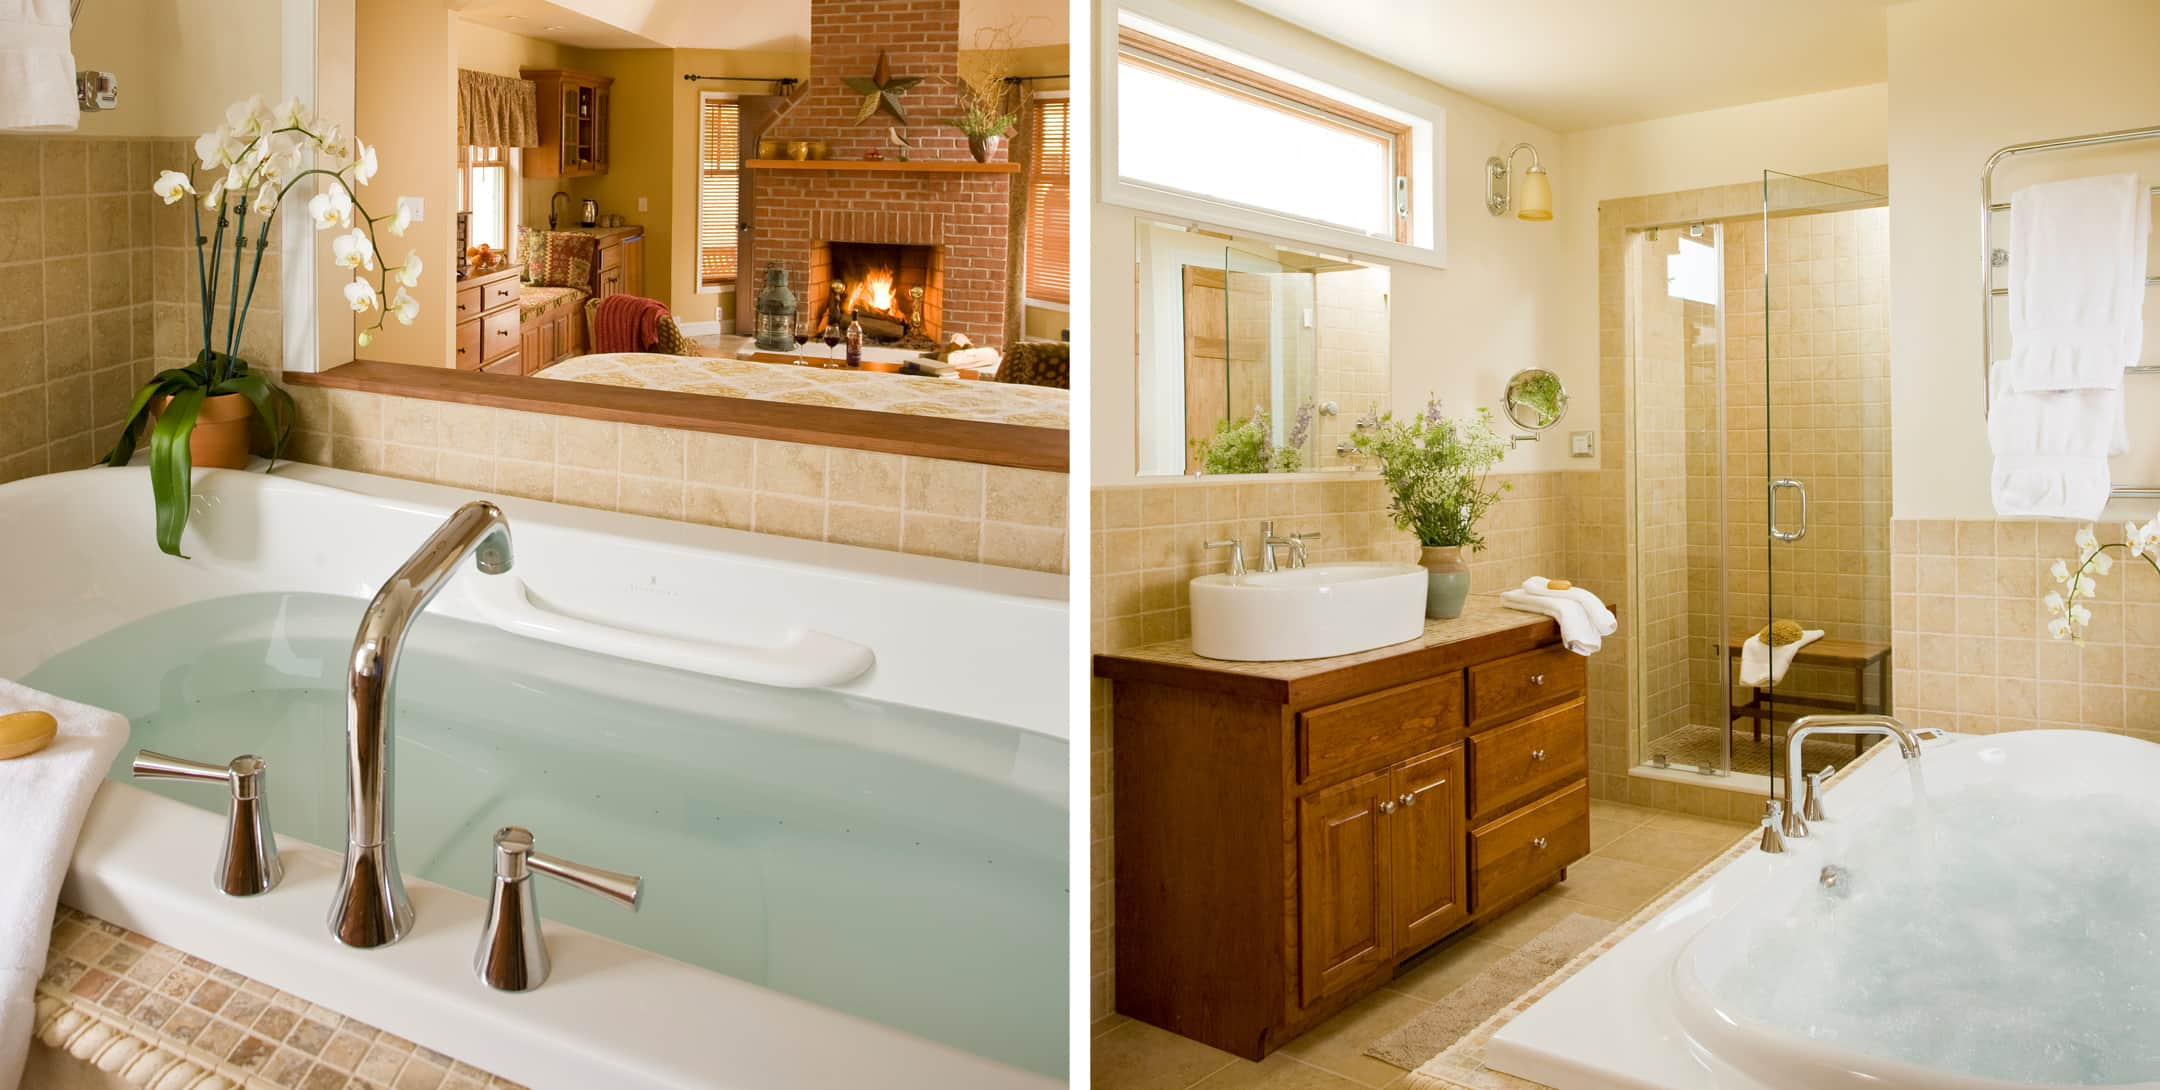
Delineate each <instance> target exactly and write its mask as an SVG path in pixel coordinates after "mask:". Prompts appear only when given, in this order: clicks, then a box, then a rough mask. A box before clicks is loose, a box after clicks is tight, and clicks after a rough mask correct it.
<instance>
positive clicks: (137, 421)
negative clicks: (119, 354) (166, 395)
mask: <svg viewBox="0 0 2160 1090" xmlns="http://www.w3.org/2000/svg"><path fill="white" fill-rule="evenodd" d="M164 390H165V387H164V384H163V383H161V382H159V381H158V380H157V379H151V380H150V381H149V382H146V383H144V384H143V388H142V389H140V390H137V391H135V400H133V401H131V402H129V403H128V411H127V416H126V418H125V419H126V421H127V422H126V423H125V424H122V425H121V426H120V438H119V440H118V441H117V442H115V443H113V448H112V452H111V453H109V454H107V455H105V464H106V465H109V466H124V465H126V464H128V459H130V458H133V457H135V444H136V443H137V442H139V441H140V440H141V439H142V426H143V422H144V421H146V420H148V419H149V418H150V402H151V401H152V400H153V399H155V398H156V397H157V396H158V395H159V394H160V393H163V392H164Z"/></svg>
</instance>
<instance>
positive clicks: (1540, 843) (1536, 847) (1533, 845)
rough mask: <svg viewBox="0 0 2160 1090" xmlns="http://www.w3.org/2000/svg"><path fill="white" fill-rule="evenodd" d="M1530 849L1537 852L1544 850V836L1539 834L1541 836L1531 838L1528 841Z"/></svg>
mask: <svg viewBox="0 0 2160 1090" xmlns="http://www.w3.org/2000/svg"><path fill="white" fill-rule="evenodd" d="M1530 850H1531V851H1538V852H1541V851H1544V850H1545V838H1544V837H1542V836H1541V837H1537V838H1536V839H1533V840H1532V841H1530Z"/></svg>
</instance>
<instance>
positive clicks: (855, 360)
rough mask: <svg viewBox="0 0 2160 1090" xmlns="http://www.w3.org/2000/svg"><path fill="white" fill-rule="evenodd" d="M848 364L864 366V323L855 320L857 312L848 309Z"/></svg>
mask: <svg viewBox="0 0 2160 1090" xmlns="http://www.w3.org/2000/svg"><path fill="white" fill-rule="evenodd" d="M847 365H848V366H849V367H861V366H862V323H861V322H858V321H856V320H855V312H854V311H852V310H851V311H848V323H847Z"/></svg>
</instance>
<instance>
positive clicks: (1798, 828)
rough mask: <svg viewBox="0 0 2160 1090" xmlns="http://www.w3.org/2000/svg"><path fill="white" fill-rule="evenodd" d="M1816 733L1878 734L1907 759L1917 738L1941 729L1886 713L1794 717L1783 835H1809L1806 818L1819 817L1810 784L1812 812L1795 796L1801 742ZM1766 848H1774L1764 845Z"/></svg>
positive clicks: (1916, 755)
mask: <svg viewBox="0 0 2160 1090" xmlns="http://www.w3.org/2000/svg"><path fill="white" fill-rule="evenodd" d="M1818 734H1860V735H1871V734H1873V735H1881V736H1882V737H1884V738H1893V739H1896V740H1897V747H1898V756H1900V757H1903V758H1904V759H1906V760H1908V761H1917V760H1919V759H1920V739H1922V738H1924V737H1930V736H1939V735H1940V734H1941V732H1940V731H1936V730H1931V729H1926V728H1923V729H1921V730H1917V731H1915V730H1910V729H1907V728H1906V726H1905V724H1904V723H1901V722H1899V721H1898V720H1897V719H1896V718H1894V717H1892V716H1888V715H1877V714H1872V713H1870V714H1863V715H1807V716H1802V717H1800V718H1799V719H1797V720H1795V721H1794V722H1793V725H1792V732H1791V733H1790V734H1788V735H1786V738H1785V808H1784V829H1783V830H1782V832H1783V833H1784V836H1785V838H1786V839H1788V840H1790V839H1795V838H1798V837H1804V836H1806V835H1808V827H1807V823H1808V818H1810V817H1812V818H1814V819H1815V820H1817V821H1820V820H1822V800H1821V799H1820V798H1818V797H1817V796H1816V792H1815V790H1814V789H1813V786H1812V785H1810V788H1809V790H1808V803H1807V808H1808V809H1811V810H1813V813H1811V814H1806V815H1803V813H1802V807H1801V805H1800V804H1799V803H1797V802H1795V801H1794V800H1796V799H1798V798H1800V790H1801V788H1800V782H1801V778H1802V777H1803V776H1804V775H1805V772H1804V771H1803V770H1802V768H1801V764H1800V762H1801V759H1802V758H1801V754H1800V746H1801V743H1803V742H1805V741H1807V740H1808V739H1809V738H1812V737H1814V736H1815V735H1818ZM1764 850H1765V851H1769V850H1773V849H1770V848H1768V847H1765V849H1764Z"/></svg>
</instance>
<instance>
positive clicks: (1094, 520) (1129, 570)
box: [1088, 473, 1597, 1021]
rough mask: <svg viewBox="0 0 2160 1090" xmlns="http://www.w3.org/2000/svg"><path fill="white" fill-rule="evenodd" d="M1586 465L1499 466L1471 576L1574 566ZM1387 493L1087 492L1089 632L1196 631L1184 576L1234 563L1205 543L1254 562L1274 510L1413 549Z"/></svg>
mask: <svg viewBox="0 0 2160 1090" xmlns="http://www.w3.org/2000/svg"><path fill="white" fill-rule="evenodd" d="M1587 476H1589V475H1587V474H1576V473H1523V474H1511V475H1504V476H1502V477H1499V478H1496V479H1498V480H1502V481H1505V482H1507V483H1508V484H1509V485H1510V489H1509V491H1508V493H1507V495H1506V497H1505V498H1503V499H1502V500H1501V501H1500V502H1499V503H1498V504H1496V505H1495V506H1494V507H1493V509H1492V511H1491V512H1490V513H1489V514H1488V515H1487V516H1486V522H1485V538H1486V546H1487V547H1486V549H1485V550H1484V551H1483V552H1480V553H1478V554H1476V555H1475V556H1474V557H1473V558H1472V561H1471V566H1470V581H1471V588H1472V589H1473V590H1475V591H1477V592H1480V593H1492V592H1497V591H1500V590H1503V589H1506V588H1507V587H1509V586H1512V585H1515V584H1518V583H1520V582H1521V581H1522V580H1523V579H1525V578H1527V577H1529V576H1531V575H1549V574H1554V573H1561V572H1566V571H1568V570H1569V569H1568V567H1567V564H1566V551H1567V550H1566V544H1567V540H1568V536H1569V535H1568V528H1569V526H1570V525H1571V523H1572V521H1573V519H1572V512H1573V510H1574V507H1573V503H1572V501H1571V498H1570V493H1571V492H1572V490H1573V482H1575V481H1577V480H1578V479H1581V478H1585V477H1587ZM1247 480H1250V479H1249V478H1248V479H1247ZM1387 503H1388V494H1387V488H1386V486H1385V485H1383V484H1381V483H1380V481H1379V480H1377V479H1374V478H1370V477H1367V478H1360V479H1353V480H1343V481H1328V480H1297V481H1287V482H1267V481H1252V483H1236V484H1215V483H1208V482H1202V481H1192V480H1187V481H1180V482H1178V483H1174V484H1159V485H1134V486H1125V487H1117V488H1098V489H1096V490H1095V491H1094V493H1093V495H1092V496H1091V497H1090V507H1091V510H1092V517H1091V522H1090V525H1091V530H1090V536H1091V539H1092V544H1091V548H1092V549H1093V550H1094V552H1093V563H1092V576H1091V580H1092V584H1093V585H1092V587H1091V591H1090V595H1089V598H1090V601H1091V603H1092V605H1091V607H1090V608H1091V609H1092V610H1093V612H1092V614H1091V635H1092V639H1091V641H1090V642H1091V643H1092V645H1093V646H1094V648H1095V649H1096V650H1097V651H1114V650H1118V649H1121V648H1125V647H1132V646H1136V645H1139V644H1143V643H1152V642H1155V641H1158V640H1169V639H1178V638H1182V637H1185V636H1189V635H1191V634H1192V609H1191V603H1190V601H1189V600H1188V598H1187V593H1186V592H1187V584H1188V583H1189V582H1190V581H1191V580H1192V579H1193V578H1194V577H1196V576H1199V575H1204V574H1207V573H1210V572H1220V571H1224V570H1227V569H1228V567H1229V559H1228V557H1227V556H1225V555H1224V553H1223V552H1222V551H1217V552H1215V553H1212V554H1210V553H1207V552H1206V551H1205V550H1203V549H1202V548H1201V543H1202V542H1205V541H1210V540H1223V539H1230V538H1235V539H1236V540H1239V541H1243V542H1246V548H1247V549H1248V550H1253V551H1251V552H1248V553H1247V559H1248V561H1249V562H1252V558H1254V557H1256V556H1257V555H1258V553H1257V547H1256V545H1255V543H1256V542H1258V541H1259V538H1260V523H1261V522H1262V521H1266V520H1273V521H1274V523H1275V526H1276V532H1277V533H1278V534H1286V533H1288V532H1290V531H1293V530H1298V531H1304V530H1317V531H1319V532H1320V533H1321V534H1322V535H1323V536H1322V538H1321V539H1320V543H1319V545H1317V546H1316V547H1315V548H1314V549H1313V550H1312V553H1311V556H1312V559H1313V560H1315V561H1321V560H1415V559H1416V558H1417V555H1418V546H1417V540H1416V539H1415V538H1413V537H1411V536H1410V535H1409V534H1407V533H1405V532H1403V531H1401V530H1398V529H1396V528H1395V526H1394V524H1393V523H1392V522H1391V521H1390V520H1389V518H1388V514H1387ZM1591 661H1592V662H1593V663H1595V662H1596V661H1597V660H1595V659H1592V660H1591ZM1110 688H1111V687H1110V685H1109V683H1108V682H1105V681H1102V680H1100V679H1097V680H1096V681H1095V682H1094V683H1093V686H1092V688H1091V690H1090V699H1089V746H1088V754H1089V775H1090V779H1089V784H1090V790H1091V797H1090V798H1089V800H1088V820H1089V828H1090V830H1091V835H1090V847H1089V858H1090V860H1091V862H1090V866H1091V867H1092V869H1091V871H1090V872H1089V874H1090V881H1091V885H1090V887H1089V903H1090V915H1089V919H1090V921H1091V924H1092V935H1091V938H1090V942H1089V956H1090V965H1089V974H1090V1003H1089V1009H1090V1017H1091V1018H1092V1019H1093V1020H1096V1021H1100V1020H1102V1019H1104V1018H1108V1017H1109V1016H1110V1015H1111V1014H1112V1013H1113V1010H1112V1007H1113V1005H1114V996H1115V990H1116V989H1115V985H1116V982H1115V980H1114V978H1113V976H1112V963H1113V960H1114V949H1113V947H1112V941H1113V939H1114V935H1113V933H1112V926H1111V925H1112V912H1113V909H1112V896H1113V893H1114V882H1113V880H1112V875H1111V865H1112V862H1113V859H1114V856H1113V854H1112V839H1113V838H1112V835H1111V833H1112V830H1111V821H1110V808H1111V799H1112V797H1113V796H1112V786H1113V785H1112V784H1111V782H1110V779H1111V776H1110V766H1111V759H1110V758H1111V747H1112V740H1111V715H1110V707H1111V692H1110Z"/></svg>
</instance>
